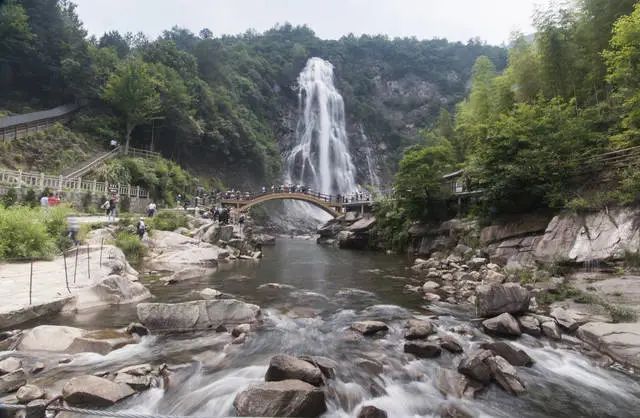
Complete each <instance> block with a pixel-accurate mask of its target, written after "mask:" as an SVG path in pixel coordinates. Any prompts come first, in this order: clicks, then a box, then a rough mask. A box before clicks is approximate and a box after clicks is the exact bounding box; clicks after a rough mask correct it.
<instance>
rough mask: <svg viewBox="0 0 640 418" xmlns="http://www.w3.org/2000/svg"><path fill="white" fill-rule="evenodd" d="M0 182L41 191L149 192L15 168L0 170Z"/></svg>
mask: <svg viewBox="0 0 640 418" xmlns="http://www.w3.org/2000/svg"><path fill="white" fill-rule="evenodd" d="M0 184H4V185H7V186H9V187H14V188H22V187H26V188H31V189H34V190H39V191H42V190H44V189H45V188H48V189H50V190H51V191H79V192H81V191H84V192H91V193H92V194H108V193H110V192H115V193H118V194H119V195H120V196H129V197H140V198H146V197H149V193H148V192H147V191H146V190H145V189H143V188H141V187H139V186H131V185H129V184H109V183H105V182H101V181H97V180H82V178H81V177H75V178H69V177H64V176H58V177H56V176H48V175H46V174H44V173H28V172H23V171H20V170H18V171H16V170H0Z"/></svg>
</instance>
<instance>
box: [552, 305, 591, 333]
mask: <svg viewBox="0 0 640 418" xmlns="http://www.w3.org/2000/svg"><path fill="white" fill-rule="evenodd" d="M549 315H550V316H551V317H552V318H553V319H555V320H556V322H557V323H558V325H560V327H561V328H562V329H564V330H566V331H569V332H573V331H575V330H577V329H578V327H579V326H580V325H582V324H583V323H584V321H581V320H580V318H579V317H578V315H576V314H575V313H574V312H573V311H571V310H568V309H564V308H555V309H553V310H552V311H551V312H550V313H549Z"/></svg>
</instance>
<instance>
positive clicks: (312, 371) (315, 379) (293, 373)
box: [264, 354, 323, 386]
mask: <svg viewBox="0 0 640 418" xmlns="http://www.w3.org/2000/svg"><path fill="white" fill-rule="evenodd" d="M290 379H297V380H302V381H303V382H307V383H310V384H312V385H314V386H320V385H322V382H323V379H322V373H321V372H320V369H319V368H318V367H316V366H314V365H313V364H311V363H309V362H307V361H305V360H301V359H299V358H297V357H293V356H289V355H287V354H278V355H276V356H273V357H271V361H270V362H269V368H268V369H267V373H266V374H265V376H264V380H266V381H267V382H276V381H280V380H290Z"/></svg>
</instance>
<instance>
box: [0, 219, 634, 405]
mask: <svg viewBox="0 0 640 418" xmlns="http://www.w3.org/2000/svg"><path fill="white" fill-rule="evenodd" d="M211 228H213V229H211ZM222 233H223V232H222V231H221V230H220V227H217V226H212V225H209V226H207V225H206V224H203V225H200V226H197V227H195V228H194V229H192V230H191V231H178V232H176V233H164V232H163V233H160V234H158V235H155V236H152V237H151V240H150V242H149V246H150V248H151V251H150V255H149V261H150V263H149V264H148V265H147V267H146V269H148V270H152V271H154V272H161V273H162V274H161V278H157V277H156V276H155V275H144V276H142V277H141V279H140V281H141V283H142V284H144V285H145V286H146V287H147V288H148V289H149V291H150V292H151V293H152V294H153V295H154V299H153V300H150V301H145V302H141V303H136V304H130V305H118V308H117V309H114V308H109V309H104V308H102V309H101V308H96V310H94V311H92V312H91V311H89V312H86V313H83V312H78V313H77V314H75V315H72V316H61V317H52V318H48V320H47V321H39V322H37V323H32V324H27V326H26V327H24V328H22V329H18V330H14V331H7V332H4V333H3V334H2V336H1V337H0V339H1V340H2V341H1V342H0V350H4V351H1V352H0V375H1V376H0V392H5V393H6V395H4V396H3V397H2V401H3V402H10V403H22V404H26V403H28V402H40V401H39V400H40V399H47V400H48V399H52V398H53V397H55V396H57V395H61V396H62V399H63V400H62V402H64V403H66V404H68V405H77V406H80V405H81V406H85V407H91V408H103V407H107V406H109V407H112V408H116V409H118V410H123V411H131V412H141V413H151V414H171V415H200V416H202V415H207V416H228V415H234V414H236V415H239V416H265V415H266V416H270V415H273V416H319V415H324V416H339V417H347V416H353V417H383V416H393V417H395V416H434V415H436V416H443V417H452V416H456V417H467V416H471V417H473V416H504V417H511V416H526V417H539V416H558V415H571V416H594V417H595V416H598V417H600V416H616V417H624V416H634V411H636V410H637V405H638V404H639V403H640V383H639V381H638V379H637V378H636V377H635V375H634V367H637V364H636V363H634V362H635V361H637V354H636V353H635V352H634V350H633V347H634V343H633V341H634V340H633V338H634V335H637V334H636V331H635V329H634V326H633V324H608V323H606V322H603V321H606V320H607V319H606V318H604V317H599V316H597V315H596V314H595V313H592V314H589V315H587V314H586V313H581V312H579V311H578V310H575V309H574V308H573V307H572V306H566V305H565V306H562V305H554V306H552V307H551V308H549V307H546V305H543V304H542V303H539V302H538V300H541V299H543V295H545V294H553V292H556V291H558V290H560V289H561V288H562V284H557V286H556V285H547V286H546V287H545V288H544V289H543V288H542V287H540V286H536V285H535V284H528V285H521V284H520V283H515V282H511V280H512V279H513V276H512V273H510V272H508V271H505V270H504V269H503V267H501V266H499V265H497V264H493V263H491V262H489V260H488V259H486V258H484V257H479V256H478V255H479V254H476V253H475V252H474V250H472V249H470V248H469V247H465V246H458V247H456V248H455V249H454V251H452V252H451V253H436V254H434V255H433V256H432V257H429V258H423V259H415V260H403V259H400V258H398V257H395V256H388V255H383V254H376V253H361V252H358V253H354V252H350V251H344V250H338V249H333V248H326V247H319V246H317V245H316V244H315V243H313V242H310V241H306V240H287V239H279V241H278V244H277V245H276V246H275V247H264V248H263V249H262V250H263V251H264V252H265V253H266V254H265V257H264V258H262V259H260V258H259V257H256V256H255V252H256V249H255V248H250V247H248V246H247V247H243V246H244V245H246V244H240V243H238V244H237V247H236V246H232V245H231V243H230V241H232V240H233V239H240V238H233V236H232V237H230V238H229V239H228V240H224V239H221V237H220V235H218V234H222ZM207 236H213V237H214V238H206V237H207ZM203 237H204V239H203ZM185 248H186V249H188V250H187V251H185ZM243 248H245V249H243ZM249 251H251V253H249ZM225 252H226V254H225ZM243 255H244V256H245V258H247V260H246V261H242V262H240V261H238V262H237V263H236V262H233V259H234V258H235V259H238V260H241V256H243ZM230 259H231V261H230ZM249 259H250V260H249ZM197 269H203V270H197ZM177 276H179V277H177ZM559 281H560V280H558V282H559ZM545 283H547V284H548V283H554V281H551V280H550V281H548V282H545ZM554 286H556V288H555V289H554ZM63 324H64V326H62V325H63ZM625 327H627V328H625ZM621 329H624V332H626V334H624V333H623V334H621V333H620V330H621Z"/></svg>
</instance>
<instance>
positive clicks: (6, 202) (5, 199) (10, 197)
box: [2, 188, 18, 208]
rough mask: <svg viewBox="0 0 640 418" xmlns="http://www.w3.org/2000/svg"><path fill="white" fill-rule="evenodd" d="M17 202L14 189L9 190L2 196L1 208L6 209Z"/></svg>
mask: <svg viewBox="0 0 640 418" xmlns="http://www.w3.org/2000/svg"><path fill="white" fill-rule="evenodd" d="M17 202H18V194H17V193H16V189H13V188H12V189H9V190H7V193H5V194H4V196H2V206H4V207H5V208H8V207H9V206H13V205H15V204H16V203H17Z"/></svg>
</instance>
